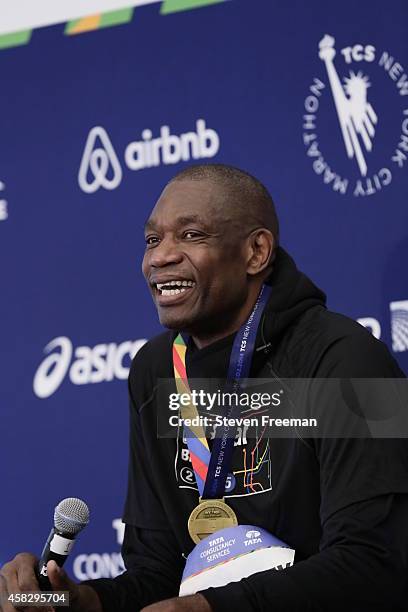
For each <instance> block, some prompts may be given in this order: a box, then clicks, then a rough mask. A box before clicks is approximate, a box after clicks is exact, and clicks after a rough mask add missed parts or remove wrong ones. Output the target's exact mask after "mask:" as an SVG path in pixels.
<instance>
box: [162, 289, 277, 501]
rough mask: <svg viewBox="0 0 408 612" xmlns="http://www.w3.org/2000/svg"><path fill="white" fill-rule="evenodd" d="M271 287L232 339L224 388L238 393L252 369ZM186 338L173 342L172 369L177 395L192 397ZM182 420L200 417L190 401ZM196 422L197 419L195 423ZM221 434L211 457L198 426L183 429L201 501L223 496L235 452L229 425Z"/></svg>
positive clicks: (228, 414)
mask: <svg viewBox="0 0 408 612" xmlns="http://www.w3.org/2000/svg"><path fill="white" fill-rule="evenodd" d="M270 293H271V287H269V286H268V285H262V288H261V291H260V293H259V296H258V299H257V301H256V304H255V306H254V308H253V310H252V312H251V314H250V316H249V318H248V319H247V321H246V322H245V323H244V324H243V325H242V326H241V327H240V329H239V330H238V332H237V333H236V335H235V339H234V343H233V346H232V350H231V357H230V361H229V366H228V375H227V388H228V390H229V391H237V390H238V388H239V380H240V379H241V378H247V377H248V375H249V370H250V367H251V361H252V355H253V352H254V349H255V340H256V334H257V331H258V326H259V323H260V320H261V316H262V312H263V310H264V308H265V305H266V303H267V301H268V299H269V296H270ZM187 341H188V338H187V337H186V338H184V337H183V336H182V335H181V334H178V335H177V336H176V338H175V339H174V342H173V368H174V378H175V382H176V387H177V391H178V393H179V394H181V393H185V394H188V395H190V396H191V389H190V386H189V383H188V378H187V370H186V351H187ZM180 411H181V416H182V418H183V420H184V419H193V418H194V417H199V413H198V410H197V407H196V406H195V405H194V404H193V402H192V401H190V404H189V405H187V406H181V407H180ZM233 412H234V406H228V407H227V411H226V414H225V415H224V416H225V418H226V419H229V418H232V417H233ZM197 422H199V419H197ZM221 430H222V433H221V435H220V436H218V437H217V438H215V439H214V443H213V449H212V453H210V449H209V446H208V442H207V438H206V437H205V431H204V428H203V427H202V426H201V425H197V426H191V427H187V426H186V425H184V435H185V437H186V439H187V446H188V449H189V451H190V459H191V463H192V466H193V469H194V474H195V477H196V481H197V486H198V490H199V493H200V497H202V498H204V499H220V498H222V497H223V496H224V493H225V483H226V480H227V476H228V472H229V468H230V465H231V460H232V453H233V450H234V440H235V436H234V435H232V433H233V432H232V428H231V427H229V426H228V425H227V426H225V425H223V426H222V427H221Z"/></svg>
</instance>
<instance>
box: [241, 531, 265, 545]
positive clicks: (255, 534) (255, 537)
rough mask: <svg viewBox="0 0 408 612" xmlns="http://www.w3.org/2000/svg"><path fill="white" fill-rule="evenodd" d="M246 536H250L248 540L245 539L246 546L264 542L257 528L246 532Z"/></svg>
mask: <svg viewBox="0 0 408 612" xmlns="http://www.w3.org/2000/svg"><path fill="white" fill-rule="evenodd" d="M245 536H246V537H247V538H248V539H247V540H244V545H245V546H253V545H254V544H261V543H262V538H261V532H260V531H256V530H255V529H250V530H249V531H247V532H246V534H245Z"/></svg>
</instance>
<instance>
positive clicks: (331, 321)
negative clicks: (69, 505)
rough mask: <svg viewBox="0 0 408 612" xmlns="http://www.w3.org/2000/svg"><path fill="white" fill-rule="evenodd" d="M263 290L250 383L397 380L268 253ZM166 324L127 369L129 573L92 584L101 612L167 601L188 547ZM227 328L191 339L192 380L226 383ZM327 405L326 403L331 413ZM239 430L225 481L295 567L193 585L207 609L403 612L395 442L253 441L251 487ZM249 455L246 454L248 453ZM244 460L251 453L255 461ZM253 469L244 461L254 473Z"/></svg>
mask: <svg viewBox="0 0 408 612" xmlns="http://www.w3.org/2000/svg"><path fill="white" fill-rule="evenodd" d="M268 282H269V283H270V284H271V285H272V293H271V297H270V299H269V302H268V304H267V307H266V309H265V312H264V315H263V320H262V322H261V325H260V326H259V329H258V336H257V348H258V349H260V350H258V351H256V352H255V354H254V358H253V362H252V366H251V375H252V376H253V377H258V378H266V377H272V378H295V377H296V378H315V377H318V378H326V377H327V378H329V377H337V378H347V377H354V378H357V377H359V378H367V377H369V378H399V377H403V376H404V375H403V373H402V372H401V370H400V369H399V368H398V366H397V364H396V362H395V361H394V360H393V358H392V357H391V356H390V354H389V352H388V350H387V348H386V347H385V345H384V344H382V343H381V342H379V341H378V340H376V339H375V338H373V336H371V334H369V333H368V332H367V331H366V330H365V329H364V328H363V327H361V326H360V325H359V324H357V323H355V322H354V321H352V320H350V319H348V318H347V317H344V316H342V315H339V314H335V313H332V312H329V311H328V310H327V309H326V306H325V296H324V294H323V293H322V292H321V291H320V290H319V289H317V288H316V287H315V286H314V285H313V283H312V282H311V281H310V280H309V279H308V278H307V277H306V276H305V275H303V274H302V273H300V272H299V271H298V270H297V268H296V266H295V264H294V262H293V260H292V259H291V258H290V257H289V256H288V255H287V254H286V253H285V251H284V250H283V249H279V252H278V256H277V259H276V263H275V268H274V271H273V273H272V275H271V277H270V279H269V280H268ZM174 335H175V334H174V332H171V331H169V332H165V333H163V334H161V335H159V336H157V337H155V338H153V339H152V340H150V341H149V342H148V343H147V344H146V345H145V346H144V347H143V348H142V349H141V350H140V351H139V352H138V354H137V355H136V357H135V359H134V361H133V363H132V368H131V372H130V376H129V392H130V464H129V486H128V494H127V500H126V505H125V512H124V517H123V520H124V522H125V523H126V531H125V539H124V544H123V550H122V553H123V557H124V560H125V564H126V567H127V572H125V574H123V575H122V576H120V577H118V578H116V579H114V580H105V579H102V580H97V581H91V582H89V583H88V584H90V585H91V586H93V587H94V588H95V589H96V590H97V592H98V593H99V596H100V598H101V600H102V602H103V606H104V610H105V611H106V612H110V611H114V610H115V611H117V612H122V611H123V612H130V611H131V610H138V609H140V608H142V607H144V606H146V605H148V604H150V603H152V602H154V601H158V600H161V599H165V598H168V597H173V596H176V595H177V593H178V587H179V583H180V577H181V573H182V571H183V567H184V562H185V557H186V556H187V555H188V553H189V552H190V551H191V550H192V548H193V546H194V545H193V542H192V541H191V539H190V537H189V534H188V531H187V519H188V516H189V514H190V512H191V510H192V509H193V508H194V507H195V506H196V505H197V502H198V492H197V490H196V487H195V483H194V479H192V477H191V474H192V472H191V465H190V463H189V460H188V451H187V450H186V449H187V447H186V445H185V444H184V443H183V441H182V440H180V439H178V440H174V439H157V415H158V410H165V409H166V407H163V406H162V405H161V406H159V405H158V400H157V386H158V381H159V379H164V378H172V359H171V347H172V341H173V339H174ZM232 341H233V335H232V336H229V337H227V338H224V339H222V340H220V341H218V342H216V343H214V344H212V345H210V346H207V347H205V348H204V349H201V350H197V349H196V348H195V347H194V345H193V344H190V345H189V346H188V351H187V372H188V376H189V378H194V377H197V378H198V377H204V376H206V377H215V378H219V377H225V375H226V371H227V365H228V360H229V354H230V351H231V346H232ZM328 409H331V408H330V407H328ZM244 437H245V436H244V435H243V434H242V432H241V438H240V439H239V440H238V439H237V445H236V448H235V450H234V464H233V471H234V474H235V476H236V478H235V479H234V482H235V485H234V487H235V488H234V489H233V490H232V491H231V492H230V494H229V495H226V498H227V501H228V503H229V505H231V506H232V507H233V509H234V510H235V512H236V514H237V516H238V520H239V522H240V523H242V524H252V525H259V526H261V527H263V528H265V529H267V530H268V531H270V532H271V533H273V534H274V535H276V536H277V537H278V538H280V539H281V540H283V541H285V542H286V543H287V544H289V545H290V546H291V547H292V548H294V549H295V550H296V556H295V564H294V566H293V567H291V568H288V569H286V570H284V571H280V572H277V571H275V570H269V571H266V572H262V573H259V574H255V575H253V576H250V577H249V578H246V579H244V580H241V581H240V582H236V583H230V584H229V585H227V586H225V587H221V588H217V589H208V590H206V591H204V592H203V594H204V595H205V597H206V598H207V599H208V601H209V602H210V604H211V606H212V609H213V610H214V611H215V612H218V611H223V612H224V611H225V610H226V609H228V607H234V608H235V609H236V610H248V611H251V610H252V611H254V612H261V611H262V612H264V611H265V612H266V611H268V612H269V610H273V611H274V612H289V611H290V612H295V611H297V610H299V611H302V612H306V611H311V612H312V611H313V612H314V611H316V612H317V611H326V610H327V611H332V610H348V611H350V610H356V611H357V610H358V611H359V612H361V611H362V610H381V611H384V612H385V611H387V612H388V611H389V610H403V609H405V607H404V606H405V601H406V595H407V591H406V582H407V576H408V560H407V556H408V452H407V444H406V442H405V440H389V439H388V440H381V439H370V438H367V439H353V438H351V439H347V438H338V439H328V438H326V439H314V440H313V439H307V440H306V439H300V438H292V439H284V438H282V439H274V440H266V439H261V440H258V444H257V447H256V452H257V453H258V452H260V451H262V453H260V454H259V455H258V454H257V457H258V458H259V461H258V464H257V466H256V469H257V478H256V481H257V483H256V487H257V488H256V487H255V485H254V482H253V480H252V479H248V478H247V472H246V471H245V477H244V479H242V478H241V476H240V475H241V473H242V470H241V469H240V466H241V464H242V461H243V454H242V453H243V452H244V450H243V448H244V447H245V453H246V454H245V457H249V456H250V453H251V447H250V444H251V441H246V440H245V439H244ZM252 450H253V449H252ZM253 456H254V455H253V454H252V457H253ZM254 469H255V468H253V471H254Z"/></svg>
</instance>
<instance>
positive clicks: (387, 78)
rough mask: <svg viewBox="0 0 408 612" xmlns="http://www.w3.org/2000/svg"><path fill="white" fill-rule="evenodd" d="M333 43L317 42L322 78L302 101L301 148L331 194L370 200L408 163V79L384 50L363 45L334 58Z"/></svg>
mask: <svg viewBox="0 0 408 612" xmlns="http://www.w3.org/2000/svg"><path fill="white" fill-rule="evenodd" d="M335 42H336V41H335V39H334V38H333V36H330V35H328V34H326V35H325V36H324V37H323V38H322V39H321V40H320V42H319V46H318V57H319V60H320V62H319V64H320V74H319V76H318V77H314V79H313V81H312V83H311V85H310V87H309V91H308V94H307V96H306V98H305V100H304V111H303V117H302V122H303V126H302V127H303V143H304V145H305V147H306V154H307V156H308V157H309V158H310V160H311V163H312V168H313V171H314V172H315V173H316V174H317V175H318V176H319V177H320V178H321V180H322V181H323V183H324V184H325V185H327V186H328V187H329V188H330V189H331V190H332V191H334V192H336V193H339V194H341V195H352V196H354V197H364V196H370V195H373V194H375V193H377V192H379V191H381V190H382V189H384V188H385V187H387V186H388V185H390V184H391V182H392V181H393V180H394V176H396V175H397V173H399V172H400V170H401V169H403V168H404V167H405V165H406V163H407V156H408V98H407V96H408V76H407V74H406V73H405V72H404V68H403V66H402V64H400V62H399V61H398V59H397V58H395V57H394V56H393V55H392V54H391V53H390V52H389V51H387V50H380V49H377V48H376V46H375V45H373V44H369V43H367V42H365V41H364V42H363V41H358V42H355V43H353V44H352V45H349V44H347V45H344V46H342V47H341V48H340V49H338V50H336V48H335ZM324 113H326V115H325V116H324ZM322 124H323V127H322ZM380 136H381V137H380ZM328 138H330V142H329V141H328V140H327V139H328ZM390 138H391V144H390V143H389V139H390ZM329 149H330V151H329ZM333 151H334V153H333Z"/></svg>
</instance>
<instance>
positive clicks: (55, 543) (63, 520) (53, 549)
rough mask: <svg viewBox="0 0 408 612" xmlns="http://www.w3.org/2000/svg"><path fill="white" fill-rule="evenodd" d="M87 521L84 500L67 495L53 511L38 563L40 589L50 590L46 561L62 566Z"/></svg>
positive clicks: (87, 515)
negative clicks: (52, 525) (51, 523)
mask: <svg viewBox="0 0 408 612" xmlns="http://www.w3.org/2000/svg"><path fill="white" fill-rule="evenodd" d="M88 523H89V509H88V506H87V505H86V503H85V502H84V501H82V500H81V499H77V498H76V497H67V499H63V500H62V501H60V503H59V504H58V506H57V507H56V508H55V511H54V527H53V528H52V529H51V531H50V535H49V536H48V539H47V541H46V543H45V546H44V549H43V551H42V553H41V559H40V561H39V563H38V570H37V578H38V584H39V585H40V589H41V590H42V591H52V586H51V583H50V581H49V579H48V575H47V563H48V561H55V562H56V563H57V565H59V567H62V566H63V565H64V563H65V561H66V560H67V558H68V555H69V553H70V552H71V550H72V547H73V545H74V542H75V538H76V536H77V535H78V533H79V532H80V531H82V529H83V528H84V527H86V526H87V524H88Z"/></svg>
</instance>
